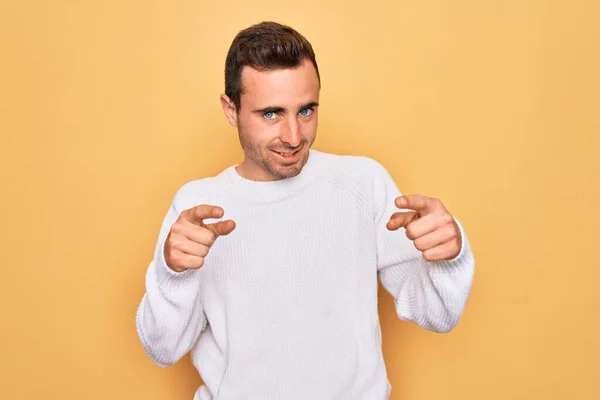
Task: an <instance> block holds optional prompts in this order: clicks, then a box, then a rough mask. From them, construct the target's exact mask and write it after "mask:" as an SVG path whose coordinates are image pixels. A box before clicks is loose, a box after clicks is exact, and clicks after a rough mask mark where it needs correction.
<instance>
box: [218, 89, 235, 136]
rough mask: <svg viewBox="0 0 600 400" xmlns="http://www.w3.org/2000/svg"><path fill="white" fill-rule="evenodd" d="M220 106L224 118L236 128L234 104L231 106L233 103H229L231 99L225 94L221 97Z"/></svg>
mask: <svg viewBox="0 0 600 400" xmlns="http://www.w3.org/2000/svg"><path fill="white" fill-rule="evenodd" d="M221 106H222V107H223V112H224V113H225V118H227V121H228V122H229V124H230V125H231V126H234V127H236V128H237V125H238V121H237V112H236V109H235V104H233V101H231V99H230V98H229V97H227V95H225V94H222V95H221Z"/></svg>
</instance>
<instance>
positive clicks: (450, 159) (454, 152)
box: [0, 0, 600, 400]
mask: <svg viewBox="0 0 600 400" xmlns="http://www.w3.org/2000/svg"><path fill="white" fill-rule="evenodd" d="M599 14H600V6H599V5H598V2H596V1H591V0H590V1H569V2H567V1H558V0H556V1H541V0H530V1H518V0H513V1H500V0H496V1H479V0H452V1H451V0H439V1H391V0H390V1H382V0H371V1H368V2H362V1H360V2H358V1H354V2H345V1H326V0H325V1H322V0H306V1H301V2H298V1H294V2H284V1H267V0H257V1H252V2H248V1H225V2H217V1H210V2H209V1H172V0H161V1H158V0H155V1H147V0H136V1H122V0H119V1H117V0H111V1H67V0H62V1H25V0H21V1H16V0H15V1H2V2H1V3H0V60H1V61H0V62H1V63H2V64H1V70H0V93H1V94H0V96H1V97H0V113H1V118H0V132H1V141H0V163H1V165H0V174H1V176H0V178H1V183H2V196H1V200H0V201H1V208H2V223H1V225H0V231H1V233H0V235H1V237H0V243H1V244H0V246H1V251H0V254H1V262H0V266H1V269H2V270H1V275H0V321H1V324H2V325H1V331H0V335H1V336H0V360H1V366H0V398H2V399H31V400H33V399H41V398H43V399H144V400H151V399H190V400H191V398H192V395H193V392H194V391H195V390H196V389H197V387H198V385H199V384H200V379H199V377H198V375H197V373H196V371H195V370H194V369H193V368H192V366H191V364H190V362H189V360H188V358H187V357H186V358H185V359H184V360H182V361H181V362H180V363H178V364H177V365H175V366H173V367H171V368H169V369H166V370H165V369H160V368H158V367H156V366H155V365H154V364H152V363H151V361H150V360H149V359H148V358H147V357H146V356H145V354H144V353H143V351H142V348H141V345H140V343H139V342H138V339H137V336H136V332H135V325H134V316H135V311H136V308H137V305H138V303H139V300H140V298H141V296H142V294H143V292H144V286H143V284H144V282H143V277H144V273H145V270H146V268H147V265H148V262H149V261H150V257H151V256H152V249H153V247H154V244H155V243H154V241H155V239H156V235H157V233H158V229H159V226H160V223H161V220H162V217H163V216H164V213H165V212H166V209H167V207H168V204H169V201H170V200H171V198H172V196H173V194H174V193H175V190H176V189H177V188H178V187H179V186H181V185H182V184H183V183H185V182H187V181H188V180H191V179H195V178H198V177H202V176H206V175H212V174H216V173H218V172H220V171H221V170H222V169H223V168H225V167H226V166H229V165H230V164H233V163H237V162H239V161H240V160H241V151H240V149H239V144H238V141H237V136H236V132H235V130H233V129H232V128H231V127H230V126H229V125H227V123H226V121H225V118H224V117H223V115H222V111H221V109H220V104H219V98H218V96H219V94H220V93H221V92H222V91H223V68H224V59H225V54H226V51H227V48H228V46H229V44H230V42H231V40H232V39H233V36H234V35H235V34H236V33H237V31H238V30H240V29H242V28H245V27H246V26H248V25H250V24H252V23H255V22H259V21H261V20H277V21H280V22H284V23H288V24H291V25H292V26H294V27H295V28H297V29H298V30H299V31H300V32H302V33H303V34H304V35H305V36H306V37H307V38H308V39H309V40H310V41H311V42H312V43H313V46H314V48H315V50H316V52H317V57H318V62H319V64H320V68H321V74H322V78H323V89H322V97H321V104H322V106H321V108H320V117H321V118H320V119H321V124H320V129H319V135H318V139H317V142H316V143H315V148H318V149H321V150H323V151H331V152H336V153H346V154H363V155H368V156H371V157H374V158H376V159H378V160H379V161H381V162H382V163H383V164H384V165H385V166H386V167H387V168H388V170H389V171H390V172H391V173H392V175H393V176H394V177H395V179H396V180H397V183H398V184H399V186H400V187H401V189H402V190H403V191H404V192H406V193H414V192H419V193H424V194H427V195H430V196H434V197H439V198H441V199H442V200H443V202H444V203H445V204H446V206H447V207H448V208H449V210H450V211H451V212H452V213H453V214H455V215H456V216H457V217H458V218H459V219H460V220H461V221H462V222H463V224H464V226H465V228H466V229H467V232H468V234H469V236H470V239H471V242H472V245H473V248H474V252H475V255H476V260H477V272H476V277H475V283H474V286H473V291H472V295H471V297H470V299H469V302H468V305H467V307H466V311H465V314H464V316H463V318H462V320H461V322H460V324H459V325H458V326H457V328H456V329H455V330H454V331H452V332H451V333H449V334H448V335H440V334H433V333H429V332H426V331H424V330H422V329H420V328H417V327H416V326H414V325H411V324H408V323H403V322H400V321H398V319H397V318H396V316H395V314H394V311H393V304H392V301H391V298H390V297H389V295H388V294H387V293H385V292H383V293H382V296H381V306H380V311H381V320H382V329H383V338H384V351H385V359H386V362H387V365H388V372H389V378H390V381H391V383H392V384H393V396H392V397H393V399H406V400H426V399H434V398H444V399H461V400H464V399H598V398H600V389H599V388H598V383H599V381H600V368H599V367H598V360H599V358H600V346H599V344H598V343H599V340H600V339H599V337H600V330H599V329H598V318H599V315H600V313H599V309H600V296H599V294H598V282H599V281H600V269H599V267H600V262H599V257H600V255H599V252H598V249H599V248H600V245H599V244H598V240H599V238H600V236H599V232H600V193H599V189H598V185H599V182H600V173H599V169H600V161H598V160H597V159H596V158H595V157H597V156H598V154H599V150H600V139H599V138H598V136H599V134H600V95H599V93H600V56H599V54H600V50H599V49H600V47H599V44H598V43H599V42H600V30H599V26H600V19H599Z"/></svg>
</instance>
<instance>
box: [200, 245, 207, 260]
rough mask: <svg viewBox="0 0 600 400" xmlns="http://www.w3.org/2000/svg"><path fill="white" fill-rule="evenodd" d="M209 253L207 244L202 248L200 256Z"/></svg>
mask: <svg viewBox="0 0 600 400" xmlns="http://www.w3.org/2000/svg"><path fill="white" fill-rule="evenodd" d="M207 255H208V247H206V246H202V248H200V254H199V256H200V257H206V256H207Z"/></svg>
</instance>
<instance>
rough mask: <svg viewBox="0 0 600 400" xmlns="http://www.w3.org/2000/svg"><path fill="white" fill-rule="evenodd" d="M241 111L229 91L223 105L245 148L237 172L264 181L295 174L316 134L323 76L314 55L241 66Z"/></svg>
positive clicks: (299, 169)
mask: <svg viewBox="0 0 600 400" xmlns="http://www.w3.org/2000/svg"><path fill="white" fill-rule="evenodd" d="M242 85H243V88H244V89H245V90H244V92H243V93H242V95H241V99H240V102H241V107H240V111H239V113H237V112H236V111H235V108H234V107H233V105H232V103H231V102H230V101H229V100H228V99H227V97H226V96H222V103H223V109H224V110H225V114H226V116H227V118H228V119H229V122H230V123H231V124H232V125H234V126H237V129H238V133H239V137H240V144H241V145H242V149H243V150H244V153H245V160H244V162H243V163H242V164H241V165H240V166H239V167H238V172H239V173H240V174H241V175H242V176H244V177H246V178H248V179H252V180H259V181H266V180H276V179H283V178H290V177H293V176H296V175H298V174H299V173H300V171H301V170H302V167H304V165H305V164H306V161H307V160H308V150H309V148H310V147H311V146H312V144H313V142H314V141H315V137H316V134H317V122H318V118H317V108H318V101H319V80H318V77H317V73H316V70H315V68H314V66H313V65H312V63H311V62H310V60H305V61H304V62H303V63H302V64H301V65H300V66H299V67H298V68H287V69H277V70H272V71H264V72H260V71H257V70H255V69H253V68H250V67H244V69H243V71H242Z"/></svg>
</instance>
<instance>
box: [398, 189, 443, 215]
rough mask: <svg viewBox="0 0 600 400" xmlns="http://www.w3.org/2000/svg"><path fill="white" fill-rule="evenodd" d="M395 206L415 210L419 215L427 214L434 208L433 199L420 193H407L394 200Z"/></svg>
mask: <svg viewBox="0 0 600 400" xmlns="http://www.w3.org/2000/svg"><path fill="white" fill-rule="evenodd" d="M395 204H396V207H398V208H406V209H409V210H414V211H417V212H418V213H419V214H421V215H426V214H429V213H430V212H431V211H433V209H434V208H435V201H434V200H433V199H432V198H430V197H427V196H423V195H420V194H407V195H404V196H400V197H398V198H397V199H396V201H395Z"/></svg>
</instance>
